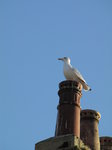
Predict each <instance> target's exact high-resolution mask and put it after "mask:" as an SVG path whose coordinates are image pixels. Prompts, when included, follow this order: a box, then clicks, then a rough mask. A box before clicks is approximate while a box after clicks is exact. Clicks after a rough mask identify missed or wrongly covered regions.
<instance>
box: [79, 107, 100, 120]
mask: <svg viewBox="0 0 112 150" xmlns="http://www.w3.org/2000/svg"><path fill="white" fill-rule="evenodd" d="M83 118H94V119H96V120H98V121H99V120H100V118H101V114H100V113H99V112H97V111H95V110H91V109H84V110H81V119H83Z"/></svg>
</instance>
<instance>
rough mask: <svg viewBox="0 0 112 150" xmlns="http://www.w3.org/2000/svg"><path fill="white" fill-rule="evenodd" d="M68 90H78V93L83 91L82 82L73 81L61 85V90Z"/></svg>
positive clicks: (66, 81)
mask: <svg viewBox="0 0 112 150" xmlns="http://www.w3.org/2000/svg"><path fill="white" fill-rule="evenodd" d="M67 88H72V89H76V90H78V91H80V92H81V91H82V84H81V83H80V82H76V81H73V80H65V81H62V82H60V83H59V89H60V90H61V89H67Z"/></svg>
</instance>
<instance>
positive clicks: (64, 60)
mask: <svg viewBox="0 0 112 150" xmlns="http://www.w3.org/2000/svg"><path fill="white" fill-rule="evenodd" d="M58 60H62V61H63V62H64V63H67V64H70V58H69V57H63V58H58Z"/></svg>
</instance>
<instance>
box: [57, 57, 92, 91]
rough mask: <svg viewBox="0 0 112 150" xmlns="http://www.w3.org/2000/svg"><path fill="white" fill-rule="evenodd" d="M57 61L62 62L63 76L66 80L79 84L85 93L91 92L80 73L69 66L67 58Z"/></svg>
mask: <svg viewBox="0 0 112 150" xmlns="http://www.w3.org/2000/svg"><path fill="white" fill-rule="evenodd" d="M58 60H62V61H63V62H64V67H63V71H64V76H65V78H66V79H67V80H73V81H76V82H80V83H81V85H82V86H83V89H84V90H85V91H91V88H90V87H89V86H88V85H87V83H86V81H85V80H84V78H83V77H82V75H81V74H80V72H79V71H78V70H77V69H75V68H73V67H72V65H71V64H70V58H69V57H63V58H58Z"/></svg>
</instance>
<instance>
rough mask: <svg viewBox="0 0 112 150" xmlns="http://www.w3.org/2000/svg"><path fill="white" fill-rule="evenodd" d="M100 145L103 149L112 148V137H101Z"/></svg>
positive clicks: (109, 149) (111, 149)
mask: <svg viewBox="0 0 112 150" xmlns="http://www.w3.org/2000/svg"><path fill="white" fill-rule="evenodd" d="M100 147H101V150H112V137H109V136H104V137H100Z"/></svg>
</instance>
